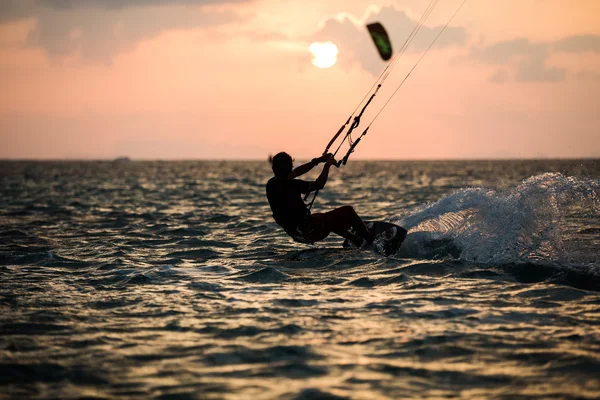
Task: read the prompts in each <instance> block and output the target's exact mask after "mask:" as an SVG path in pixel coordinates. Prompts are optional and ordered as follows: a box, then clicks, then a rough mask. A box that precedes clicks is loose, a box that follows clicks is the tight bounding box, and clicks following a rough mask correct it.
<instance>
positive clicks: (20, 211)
mask: <svg viewBox="0 0 600 400" xmlns="http://www.w3.org/2000/svg"><path fill="white" fill-rule="evenodd" d="M319 171H320V168H318V169H315V170H313V171H311V173H310V174H308V175H306V178H307V179H314V178H316V176H317V174H318V172H319ZM270 177H271V171H270V166H269V165H268V163H267V162H266V161H262V162H259V161H252V162H241V161H235V162H234V161H226V162H218V161H186V162H183V161H182V162H175V161H168V162H165V161H163V162H161V161H156V162H142V161H133V162H127V161H119V162H109V161H105V162H100V161H98V162H91V161H90V162H75V161H73V162H58V161H57V162H50V161H48V162H35V161H12V162H11V161H1V162H0V179H1V181H0V281H1V284H0V398H2V399H161V400H171V399H186V400H187V399H253V400H260V399H289V400H307V399H329V400H331V399H404V398H465V399H513V398H519V399H592V398H599V397H600V160H598V159H592V160H539V161H534V160H532V161H524V160H511V161H437V162H433V161H413V162H401V161H376V162H375V161H373V162H367V161H355V160H351V161H350V162H349V163H348V165H347V166H345V167H342V168H340V169H339V170H337V169H335V168H332V172H331V174H330V179H329V182H328V184H327V186H326V187H325V189H324V190H322V191H321V193H320V194H319V196H318V197H317V199H316V202H315V205H314V207H313V210H314V211H315V212H316V211H324V210H329V209H331V208H333V207H337V206H341V205H346V204H350V205H353V206H354V208H355V209H356V211H357V212H358V214H359V215H361V217H363V219H365V220H385V221H391V222H394V223H397V224H400V225H402V226H404V227H405V228H406V229H408V230H409V233H408V236H407V239H406V241H405V243H404V244H403V246H402V247H401V249H400V251H399V252H398V253H396V254H394V255H392V256H390V257H383V256H381V255H379V254H378V253H377V252H374V251H370V250H369V251H365V250H363V251H361V250H355V249H344V248H342V242H343V240H342V239H341V238H339V237H336V236H335V235H331V236H330V237H329V238H327V239H326V240H325V241H323V242H321V243H318V244H316V245H312V246H311V245H304V244H299V243H295V242H293V241H292V240H291V239H290V238H289V237H287V236H286V235H285V233H284V232H283V230H282V229H280V228H279V227H278V226H277V225H276V224H275V223H274V221H273V219H272V216H271V212H270V209H269V206H268V202H267V199H266V196H265V184H266V182H267V180H268V179H269V178H270Z"/></svg>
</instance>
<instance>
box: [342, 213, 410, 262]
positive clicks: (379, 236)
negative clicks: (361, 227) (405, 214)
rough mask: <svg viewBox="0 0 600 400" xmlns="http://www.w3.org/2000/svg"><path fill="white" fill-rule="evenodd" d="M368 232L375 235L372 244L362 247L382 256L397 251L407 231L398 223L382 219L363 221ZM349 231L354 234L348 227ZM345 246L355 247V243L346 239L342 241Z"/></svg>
mask: <svg viewBox="0 0 600 400" xmlns="http://www.w3.org/2000/svg"><path fill="white" fill-rule="evenodd" d="M365 224H366V225H367V228H368V229H369V232H371V234H372V235H373V236H374V237H375V240H374V241H373V244H372V245H367V246H366V247H362V248H363V249H364V248H368V249H372V250H375V251H377V252H378V253H381V254H383V255H384V256H386V257H387V256H389V255H392V254H394V253H396V252H397V251H398V249H400V246H401V245H402V242H404V239H405V238H406V234H407V231H406V229H404V228H403V227H401V226H399V225H395V224H392V223H390V222H384V221H369V222H365ZM350 233H351V234H353V235H356V232H355V231H354V230H353V229H350ZM344 247H345V248H350V249H351V248H356V247H357V246H356V244H355V243H354V242H353V241H351V240H349V239H346V240H345V241H344Z"/></svg>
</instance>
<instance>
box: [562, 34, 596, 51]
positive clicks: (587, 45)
mask: <svg viewBox="0 0 600 400" xmlns="http://www.w3.org/2000/svg"><path fill="white" fill-rule="evenodd" d="M554 49H555V50H556V51H560V52H565V53H584V52H594V53H600V36H593V35H582V36H571V37H567V38H565V39H562V40H558V41H557V42H555V43H554Z"/></svg>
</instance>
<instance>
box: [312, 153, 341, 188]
mask: <svg viewBox="0 0 600 400" xmlns="http://www.w3.org/2000/svg"><path fill="white" fill-rule="evenodd" d="M328 156H329V159H328V160H327V161H326V162H325V165H324V166H323V171H321V175H319V177H318V178H317V180H316V181H314V182H310V183H309V193H310V192H314V191H315V190H321V189H323V188H324V187H325V184H326V183H327V178H328V177H329V168H331V166H332V165H333V164H335V158H333V155H331V154H328Z"/></svg>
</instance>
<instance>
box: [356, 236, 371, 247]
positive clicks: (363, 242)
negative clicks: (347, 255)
mask: <svg viewBox="0 0 600 400" xmlns="http://www.w3.org/2000/svg"><path fill="white" fill-rule="evenodd" d="M354 244H355V245H356V247H357V248H359V249H364V248H366V247H368V246H369V244H370V243H369V242H368V241H367V239H363V238H358V240H357V241H355V242H354Z"/></svg>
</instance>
